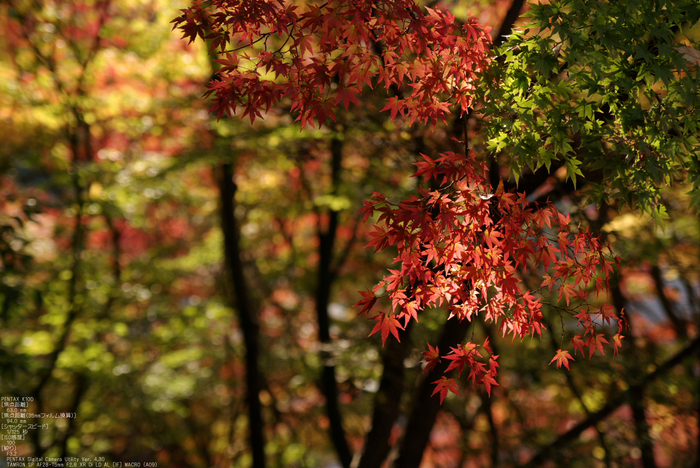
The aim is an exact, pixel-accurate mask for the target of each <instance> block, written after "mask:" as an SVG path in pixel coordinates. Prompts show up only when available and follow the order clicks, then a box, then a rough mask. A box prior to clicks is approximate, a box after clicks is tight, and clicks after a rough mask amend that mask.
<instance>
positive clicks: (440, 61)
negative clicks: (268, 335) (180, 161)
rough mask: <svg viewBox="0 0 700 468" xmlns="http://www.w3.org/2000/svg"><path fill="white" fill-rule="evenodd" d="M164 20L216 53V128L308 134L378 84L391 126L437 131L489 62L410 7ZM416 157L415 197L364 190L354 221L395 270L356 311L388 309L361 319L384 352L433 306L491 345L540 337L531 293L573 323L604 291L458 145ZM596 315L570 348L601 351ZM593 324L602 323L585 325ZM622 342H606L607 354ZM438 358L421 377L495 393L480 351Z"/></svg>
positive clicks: (269, 9)
mask: <svg viewBox="0 0 700 468" xmlns="http://www.w3.org/2000/svg"><path fill="white" fill-rule="evenodd" d="M173 22H174V23H175V27H178V28H180V29H181V30H182V32H183V35H184V37H185V38H188V39H189V40H190V42H191V41H194V40H195V39H196V38H197V37H198V36H199V37H201V38H203V39H206V40H208V41H209V42H210V47H211V51H212V52H217V53H219V54H220V56H221V58H220V59H218V62H219V63H220V64H221V65H222V68H221V69H220V71H219V73H218V74H217V76H216V78H215V79H214V80H213V81H212V82H211V84H210V88H209V91H208V93H209V94H211V95H213V97H214V102H213V111H215V112H216V113H217V115H218V116H219V118H221V117H222V116H224V115H230V116H232V115H240V116H241V117H248V118H249V119H250V121H251V122H253V121H255V120H256V118H260V117H263V116H264V114H265V113H266V112H267V111H268V110H269V109H270V108H271V107H273V106H279V105H282V106H290V110H291V111H292V112H296V113H297V115H298V118H297V120H299V121H300V122H301V126H302V127H304V126H305V125H312V126H313V125H314V121H317V122H318V123H319V124H322V123H323V122H324V121H325V120H326V119H327V118H331V119H334V118H335V111H336V110H338V108H340V107H344V108H345V109H348V108H349V107H350V104H357V98H356V96H357V95H358V94H360V93H365V92H368V91H369V90H370V89H371V88H374V87H375V86H377V85H380V86H383V87H384V88H385V89H386V91H387V92H388V94H389V97H387V104H386V106H385V107H384V109H383V110H384V111H389V112H390V113H391V119H392V120H394V119H397V118H399V117H402V118H406V119H408V121H409V122H410V123H411V124H413V123H414V122H421V123H429V124H433V125H436V124H437V123H438V122H439V121H444V120H446V117H447V116H448V115H450V113H451V112H452V109H454V108H456V109H457V110H458V112H459V114H460V115H463V114H464V113H465V112H467V111H468V109H469V108H470V106H472V105H473V99H474V83H475V81H476V78H477V76H478V74H479V73H480V72H481V71H483V70H484V69H485V67H487V66H488V65H489V54H488V51H489V46H490V37H489V35H488V34H487V30H486V28H484V27H482V26H480V25H479V24H477V22H476V21H475V19H473V18H471V19H469V20H468V21H467V22H465V23H459V22H457V21H455V18H454V16H452V15H451V14H450V13H449V12H445V11H442V10H437V9H431V8H425V9H421V8H420V7H419V6H418V5H416V3H415V2H414V1H413V0H404V1H398V2H369V1H330V2H326V3H323V4H320V5H316V4H312V3H310V4H307V5H306V6H305V7H299V6H297V5H295V4H292V3H286V2H284V1H282V0H277V1H261V0H259V1H255V2H249V1H236V2H227V1H220V0H215V1H213V2H207V3H204V2H201V1H197V2H195V3H194V4H193V6H192V7H191V8H189V9H187V10H183V14H182V16H180V17H179V18H177V19H176V20H174V21H173ZM239 110H243V112H242V113H241V112H239ZM421 156H422V160H421V161H419V162H417V163H415V165H416V167H417V170H416V172H415V174H414V177H417V178H422V180H423V182H424V185H421V186H419V187H418V188H417V192H418V193H417V194H416V195H414V196H412V197H410V198H408V199H406V200H402V201H400V202H393V201H391V200H390V199H389V198H387V197H386V196H384V195H383V194H381V193H374V194H373V195H372V197H371V198H370V200H368V201H365V202H364V207H363V208H362V209H361V212H362V213H363V214H364V219H365V221H368V220H369V219H370V218H374V217H375V215H378V217H377V219H376V221H377V224H376V226H375V228H374V231H373V232H372V233H371V234H370V236H371V237H372V240H371V242H370V243H369V244H368V247H374V249H375V251H380V250H384V249H387V248H390V247H392V248H395V249H397V252H398V255H397V256H396V258H395V263H396V264H397V265H398V267H397V269H390V270H389V274H388V275H387V276H386V277H385V278H384V280H383V281H382V282H380V283H379V284H378V285H377V286H376V287H375V288H374V289H373V290H372V291H371V292H365V293H362V294H363V298H362V300H360V301H359V302H358V303H357V304H356V305H357V306H358V307H361V308H362V309H361V311H362V313H369V312H371V311H372V310H373V307H374V306H375V304H376V303H377V299H378V297H380V296H381V297H385V298H386V299H387V300H388V301H389V302H390V309H389V310H387V311H378V312H375V315H374V316H373V319H374V320H375V321H376V322H377V323H376V325H375V327H374V329H373V330H372V334H374V333H380V334H381V337H382V342H383V343H384V342H386V339H387V338H388V336H389V335H393V336H394V337H395V338H396V339H400V333H399V332H400V330H402V329H404V328H405V327H406V326H407V324H408V322H409V321H411V320H416V321H417V320H418V319H419V315H420V314H421V313H423V312H424V311H425V310H426V309H431V308H438V307H443V308H445V309H447V310H448V312H449V317H450V318H451V317H452V316H457V317H458V318H459V319H460V320H468V321H472V320H475V319H477V318H478V317H481V318H482V319H483V320H485V321H486V322H493V323H496V324H497V325H498V327H499V329H500V331H501V332H502V334H503V335H506V334H510V335H512V336H513V337H514V338H516V337H517V338H520V339H523V338H525V337H526V336H533V335H535V334H537V335H540V334H541V330H542V328H543V324H542V322H541V318H542V314H541V312H540V308H541V307H542V297H543V296H542V294H540V293H541V292H542V291H546V292H547V293H548V294H549V293H551V292H555V293H556V294H557V295H558V299H559V300H563V301H565V303H566V306H567V308H568V309H566V310H565V311H567V312H571V313H572V314H573V313H574V304H581V303H584V304H585V301H586V298H587V296H588V295H589V293H590V292H591V291H594V292H595V293H596V294H600V293H602V292H603V290H604V289H605V288H606V286H607V282H608V278H609V277H610V275H611V273H612V272H613V270H614V260H613V259H611V258H610V256H609V251H608V250H607V247H606V245H605V243H604V242H603V241H602V240H601V239H600V238H599V237H596V236H595V235H593V234H592V233H591V232H590V231H589V229H588V228H586V229H581V228H579V226H572V225H571V220H570V217H569V215H564V214H562V213H561V212H559V211H558V210H557V209H556V208H555V207H554V206H553V205H552V204H548V203H545V204H535V203H530V202H529V201H528V199H527V198H526V197H525V195H524V194H517V193H503V190H502V189H501V190H498V191H496V192H495V193H493V192H494V189H493V188H492V187H491V185H490V183H489V179H488V172H487V170H486V166H485V163H484V162H483V161H480V160H479V159H478V158H477V155H476V154H475V153H474V152H470V151H469V150H468V144H466V142H465V153H464V154H460V153H455V152H447V153H444V154H439V155H437V156H436V157H431V156H428V155H425V154H422V155H421ZM430 184H432V185H430ZM428 187H430V188H428ZM528 268H531V269H533V268H535V269H538V270H539V271H541V272H542V277H543V281H542V284H541V285H539V287H538V288H537V289H536V290H529V289H527V288H525V287H523V284H522V282H521V280H520V273H521V272H525V271H527V269H528ZM606 307H607V306H606ZM606 307H603V308H602V309H601V308H595V307H592V306H588V305H583V306H581V307H580V309H579V312H578V315H576V317H577V318H578V319H579V324H580V325H581V326H582V327H583V329H584V331H583V333H582V334H580V335H577V336H576V337H575V338H574V339H573V340H572V343H573V347H574V350H576V351H581V352H585V351H586V350H588V351H589V355H591V356H592V355H593V353H594V352H596V351H599V352H601V353H603V352H604V350H603V347H602V344H604V343H607V340H606V338H605V335H604V334H603V332H602V331H601V330H599V328H600V327H599V326H600V325H602V324H603V321H604V322H608V323H609V321H610V320H611V318H613V319H614V320H617V319H615V318H614V317H611V315H610V310H611V309H610V308H606ZM596 315H601V316H602V317H603V321H601V322H600V323H598V322H596V320H595V318H596V317H595V316H596ZM621 327H622V322H621V321H620V328H621ZM621 337H622V336H621V335H620V334H619V333H618V335H616V336H615V338H614V342H615V344H616V346H615V350H616V351H617V347H618V343H619V339H620V338H621ZM479 347H481V348H482V349H483V351H485V354H484V355H483V356H482V354H481V353H480V352H479V351H478V350H477V348H479ZM445 351H446V350H443V352H445ZM439 353H440V351H439V350H438V349H437V348H431V350H430V352H429V353H428V354H426V362H427V366H426V367H425V369H426V370H428V369H430V368H431V367H432V366H433V364H434V362H435V360H437V359H448V360H450V361H451V363H450V365H449V367H448V368H447V371H446V372H449V371H451V370H452V369H457V370H458V372H459V373H460V374H461V373H462V372H463V371H464V369H465V368H466V369H467V370H468V371H469V374H468V376H469V380H470V381H472V382H473V383H476V384H483V385H484V386H485V388H486V390H487V391H488V392H489V393H490V391H491V386H492V385H496V384H497V382H496V375H497V369H498V364H497V361H496V360H497V358H498V356H495V355H492V354H491V352H490V349H489V347H488V342H487V343H484V345H483V346H479V345H477V344H475V343H466V344H464V345H460V346H459V347H457V348H452V349H451V350H450V351H449V352H448V353H447V354H444V355H440V354H439ZM569 359H572V358H571V356H570V354H569V352H568V351H563V350H560V351H559V352H558V353H557V355H556V356H555V358H554V360H556V362H557V366H558V367H560V366H561V365H562V364H563V365H565V366H566V367H567V368H569V362H568V360H569ZM554 360H553V361H554ZM435 383H436V384H437V387H436V389H435V393H438V392H439V393H440V397H441V400H444V398H445V395H446V393H447V391H448V390H449V391H452V392H455V393H456V392H457V386H456V381H455V380H454V379H453V378H448V377H444V378H443V379H442V380H440V381H437V382H435Z"/></svg>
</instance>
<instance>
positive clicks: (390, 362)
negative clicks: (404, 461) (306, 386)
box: [357, 322, 413, 468]
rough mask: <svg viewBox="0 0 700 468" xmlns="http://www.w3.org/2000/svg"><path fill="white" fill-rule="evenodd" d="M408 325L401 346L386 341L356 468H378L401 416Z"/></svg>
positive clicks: (408, 340) (409, 346)
mask: <svg viewBox="0 0 700 468" xmlns="http://www.w3.org/2000/svg"><path fill="white" fill-rule="evenodd" d="M412 325H413V322H409V323H408V325H407V326H406V330H404V331H403V333H402V339H401V342H398V341H396V340H389V342H388V343H387V344H386V346H385V347H384V352H383V353H382V363H383V365H384V369H383V371H382V379H381V381H380V383H379V390H378V391H377V393H376V395H375V397H374V411H373V413H372V426H371V429H370V431H369V432H368V433H367V436H366V437H365V446H364V448H363V452H362V456H361V457H360V460H359V463H358V465H357V468H379V467H380V466H381V465H382V463H383V462H384V460H386V458H387V457H388V456H389V451H390V450H391V446H390V445H389V438H390V437H391V430H392V429H393V427H394V424H395V423H396V420H397V419H398V417H399V415H400V414H401V411H400V410H401V397H402V396H403V390H404V384H405V370H404V359H406V357H407V356H408V353H409V352H410V351H411V348H412V346H413V344H412V343H411V340H410V334H409V333H410V328H411V327H412Z"/></svg>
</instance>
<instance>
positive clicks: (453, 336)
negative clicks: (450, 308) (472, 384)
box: [394, 317, 471, 468]
mask: <svg viewBox="0 0 700 468" xmlns="http://www.w3.org/2000/svg"><path fill="white" fill-rule="evenodd" d="M470 325H471V324H470V323H469V322H468V321H466V320H464V321H461V322H460V321H459V320H458V319H457V318H456V317H453V318H452V319H450V320H448V321H447V323H446V324H445V326H444V328H443V330H442V336H441V337H440V340H439V342H438V348H440V350H442V351H441V352H443V353H444V352H446V351H447V350H448V349H450V347H453V348H454V347H457V345H459V344H460V343H461V342H462V341H463V340H464V337H465V336H466V335H467V330H469V326H470ZM448 364H449V361H447V360H445V359H443V360H442V362H440V363H439V364H438V365H437V366H435V367H434V368H433V369H432V370H431V371H430V372H429V373H428V375H426V376H425V378H424V379H423V381H422V382H421V384H420V386H419V389H418V394H417V396H416V399H415V401H414V402H413V405H412V411H411V415H410V417H409V419H408V424H407V426H406V431H405V432H404V435H403V439H402V440H401V443H400V446H399V456H398V458H397V459H396V461H395V462H394V467H395V468H418V467H419V466H420V462H421V459H422V458H423V452H424V451H425V447H426V446H427V445H428V440H429V439H430V433H431V432H432V430H433V425H434V424H435V419H436V418H437V414H438V411H439V410H440V398H439V397H438V396H437V395H435V396H432V393H433V390H434V389H435V384H433V382H435V381H436V380H439V379H440V377H442V376H443V375H444V374H445V369H447V366H448Z"/></svg>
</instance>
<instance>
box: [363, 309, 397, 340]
mask: <svg viewBox="0 0 700 468" xmlns="http://www.w3.org/2000/svg"><path fill="white" fill-rule="evenodd" d="M373 320H376V321H377V324H376V325H375V326H374V328H373V329H372V331H371V332H370V334H369V336H372V335H374V334H375V333H377V332H378V331H380V330H381V332H382V346H384V344H385V343H386V339H387V337H388V336H389V333H391V334H392V335H394V338H396V340H397V341H399V342H401V340H400V339H399V329H401V330H403V329H404V327H403V326H402V325H401V322H399V321H398V319H397V318H396V317H394V316H393V315H387V314H385V313H384V312H380V313H379V315H377V316H376V317H374V319H373Z"/></svg>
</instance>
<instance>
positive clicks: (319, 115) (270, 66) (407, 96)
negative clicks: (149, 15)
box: [173, 0, 490, 127]
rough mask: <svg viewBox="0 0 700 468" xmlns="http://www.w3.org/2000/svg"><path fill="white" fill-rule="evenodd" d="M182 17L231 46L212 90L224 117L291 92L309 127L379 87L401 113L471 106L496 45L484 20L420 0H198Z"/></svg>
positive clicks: (192, 29) (196, 31) (260, 110)
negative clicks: (300, 2) (317, 0)
mask: <svg viewBox="0 0 700 468" xmlns="http://www.w3.org/2000/svg"><path fill="white" fill-rule="evenodd" d="M173 23H175V27H176V28H179V29H180V30H181V31H182V33H183V37H184V38H186V39H189V41H190V42H192V41H194V40H195V39H196V38H197V37H198V36H199V37H201V38H203V39H207V40H209V41H210V44H211V48H212V50H219V51H220V53H221V56H222V57H221V58H220V59H219V60H218V62H219V63H220V64H221V69H220V70H219V72H218V74H217V77H216V79H214V80H213V81H212V83H211V84H210V87H209V91H208V93H209V94H213V96H214V103H213V109H212V110H214V111H216V112H217V114H218V116H219V118H221V117H222V116H223V115H225V114H228V115H233V114H235V113H236V112H237V111H238V109H243V113H242V116H243V117H245V116H247V117H249V118H250V120H251V121H254V120H255V119H256V118H259V117H262V116H263V115H264V113H265V112H267V111H268V110H269V109H270V108H271V107H274V106H276V105H278V104H280V103H281V102H282V101H283V100H284V99H288V100H289V101H290V103H291V111H292V112H296V113H298V119H297V120H299V121H300V122H301V125H302V127H303V126H305V125H307V124H309V125H311V126H314V125H315V123H314V121H318V123H320V124H322V123H323V122H324V121H325V119H326V118H329V117H330V118H335V113H334V111H335V110H336V109H338V108H339V107H340V106H342V107H344V108H345V109H346V110H347V109H348V108H349V106H350V104H355V105H356V104H357V95H358V94H360V93H362V91H363V88H364V87H365V86H369V87H374V86H375V85H378V84H381V85H383V86H384V87H385V88H386V89H387V90H389V89H390V88H392V87H394V89H395V90H398V92H397V93H395V94H396V95H395V96H393V97H391V98H390V99H389V102H388V104H387V105H386V107H385V108H384V110H388V111H390V112H391V117H392V119H393V118H395V117H396V116H397V115H403V116H407V117H408V118H410V121H411V123H413V122H414V121H420V122H424V123H425V122H428V121H429V122H433V123H434V122H437V121H440V120H445V119H446V117H447V115H449V113H450V106H451V105H452V104H453V103H457V104H458V105H459V106H460V108H461V111H462V112H465V111H466V110H467V109H468V107H469V105H470V104H471V102H472V93H473V91H474V84H473V82H474V79H475V77H476V76H477V73H479V71H480V70H482V69H483V68H484V67H485V65H486V64H487V60H488V50H489V44H490V36H489V35H488V34H487V30H486V29H485V28H482V27H481V26H480V25H479V24H478V23H477V22H476V20H475V19H473V18H472V19H470V20H469V21H467V22H465V23H462V24H460V23H458V22H456V21H455V17H454V16H452V15H451V14H450V13H449V12H445V11H440V10H433V9H430V8H426V9H425V11H423V10H422V9H421V8H419V7H418V6H417V5H416V3H415V2H414V1H413V0H397V1H395V0H392V1H386V0H383V1H374V0H372V1H370V0H354V1H347V0H331V1H328V2H325V3H323V4H318V5H316V4H313V3H311V2H309V3H307V4H306V5H305V6H304V7H300V6H297V5H294V4H292V3H289V2H285V1H284V0H256V1H250V0H233V1H231V0H213V1H207V2H203V1H202V0H196V1H195V2H194V3H193V5H192V6H191V7H190V8H188V9H186V10H182V15H181V16H180V17H178V18H176V19H175V20H174V21H173ZM404 89H405V92H404Z"/></svg>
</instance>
